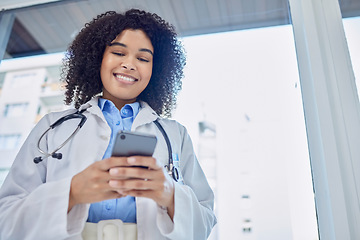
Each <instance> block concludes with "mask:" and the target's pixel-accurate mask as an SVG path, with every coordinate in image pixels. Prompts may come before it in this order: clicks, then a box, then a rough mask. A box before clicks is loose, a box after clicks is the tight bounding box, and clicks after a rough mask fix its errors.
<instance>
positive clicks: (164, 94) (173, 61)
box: [61, 9, 186, 117]
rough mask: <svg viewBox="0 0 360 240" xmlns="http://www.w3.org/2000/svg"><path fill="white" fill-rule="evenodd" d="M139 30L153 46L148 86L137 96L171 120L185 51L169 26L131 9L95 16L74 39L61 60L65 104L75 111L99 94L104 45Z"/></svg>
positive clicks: (152, 15) (142, 12) (153, 17)
mask: <svg viewBox="0 0 360 240" xmlns="http://www.w3.org/2000/svg"><path fill="white" fill-rule="evenodd" d="M126 29H134V30H137V29H140V30H142V31H144V32H145V33H146V35H147V36H148V37H149V39H150V41H151V43H152V45H153V47H154V57H153V59H154V60H153V70H152V76H151V79H150V82H149V84H148V86H147V87H146V88H145V89H144V91H143V92H142V93H141V94H140V95H139V96H138V97H137V100H138V101H139V100H141V101H145V102H147V103H148V104H149V105H150V106H151V107H152V108H153V109H154V110H155V111H156V113H158V114H159V115H162V116H165V117H170V116H171V111H172V110H173V109H174V108H175V105H176V97H177V94H178V93H179V91H180V90H181V86H182V82H181V80H182V78H183V75H184V74H183V69H184V66H185V64H186V59H185V52H184V49H183V46H182V44H181V42H180V41H179V40H178V38H177V34H176V32H175V29H174V27H173V26H172V25H170V24H169V23H167V22H165V21H164V20H163V19H162V18H161V17H159V16H158V15H157V14H155V13H149V12H145V11H141V10H138V9H131V10H128V11H126V12H125V13H124V14H120V13H116V12H114V11H109V12H106V13H103V14H101V15H98V16H97V17H96V18H94V19H93V20H92V21H91V22H89V23H87V24H85V27H84V28H83V29H82V30H81V31H80V33H79V34H78V35H77V36H76V38H75V39H74V41H73V42H72V43H71V44H70V46H69V48H68V51H67V53H66V55H65V58H64V61H63V68H62V74H61V79H62V80H63V81H65V82H66V92H65V103H66V104H68V105H69V104H71V103H72V102H74V105H75V107H76V108H79V107H80V105H81V104H84V103H85V102H87V101H89V100H90V99H91V98H92V97H94V96H95V95H97V94H99V93H101V92H102V89H103V85H102V82H101V78H100V67H101V62H102V58H103V54H104V51H105V48H106V46H108V45H109V44H110V43H111V42H112V41H113V40H114V39H115V38H116V37H117V35H119V34H120V33H121V32H122V31H123V30H126Z"/></svg>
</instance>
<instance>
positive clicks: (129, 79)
mask: <svg viewBox="0 0 360 240" xmlns="http://www.w3.org/2000/svg"><path fill="white" fill-rule="evenodd" d="M115 77H116V78H119V79H121V80H124V81H128V82H135V79H134V78H131V77H126V76H123V75H120V74H116V75H115Z"/></svg>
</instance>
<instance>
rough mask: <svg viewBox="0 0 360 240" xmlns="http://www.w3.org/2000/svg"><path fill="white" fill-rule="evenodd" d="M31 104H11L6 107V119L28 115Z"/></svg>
mask: <svg viewBox="0 0 360 240" xmlns="http://www.w3.org/2000/svg"><path fill="white" fill-rule="evenodd" d="M28 105H29V103H11V104H6V105H5V111H4V117H7V118H10V117H21V116H23V115H24V114H25V113H26V110H27V108H28Z"/></svg>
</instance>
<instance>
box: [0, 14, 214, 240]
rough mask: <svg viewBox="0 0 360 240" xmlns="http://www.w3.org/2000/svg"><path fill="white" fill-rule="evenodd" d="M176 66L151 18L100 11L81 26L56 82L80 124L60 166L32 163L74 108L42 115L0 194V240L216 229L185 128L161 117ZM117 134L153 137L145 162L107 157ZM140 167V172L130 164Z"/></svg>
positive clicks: (179, 71)
mask: <svg viewBox="0 0 360 240" xmlns="http://www.w3.org/2000/svg"><path fill="white" fill-rule="evenodd" d="M184 65H185V57H184V53H183V49H182V47H181V44H180V43H179V42H178V40H177V36H176V33H175V32H174V29H173V27H172V26H171V25H169V24H168V23H166V22H165V21H164V20H162V19H161V18H160V17H159V16H157V15H156V14H151V13H147V12H144V11H140V10H135V9H133V10H129V11H127V12H126V13H125V14H118V13H115V12H107V13H105V14H102V15H99V16H98V17H97V18H95V19H94V20H92V21H91V22H90V23H88V24H86V25H85V28H83V29H82V30H81V31H80V33H79V35H78V36H77V37H76V38H75V40H74V41H73V43H72V44H71V45H70V47H69V49H68V52H67V56H66V60H65V64H64V66H65V67H64V71H63V75H62V77H63V79H64V80H65V81H66V83H67V85H66V93H65V95H66V100H65V101H66V103H67V104H72V103H73V104H74V106H75V108H76V109H77V110H78V111H81V112H82V114H84V115H85V116H86V118H87V120H86V122H85V123H84V125H83V126H82V128H81V129H80V130H79V131H78V132H77V133H76V134H75V135H74V137H73V138H72V139H71V141H69V142H68V143H67V144H65V145H64V147H62V148H61V150H59V151H61V153H62V159H61V160H57V159H54V158H51V157H48V158H46V157H43V158H44V159H40V160H41V161H40V160H39V158H38V159H37V162H39V161H40V162H39V163H38V164H34V163H33V161H32V159H34V158H35V157H37V156H39V152H38V148H37V142H38V140H39V139H40V138H41V135H42V134H43V133H44V132H45V131H46V130H47V129H48V128H49V126H50V125H51V124H52V123H54V122H56V121H57V120H58V119H59V118H61V117H63V116H66V115H69V114H71V113H73V112H75V111H74V109H72V110H67V111H64V112H60V113H51V114H48V115H47V116H45V117H44V118H43V119H42V120H41V121H40V122H39V123H38V124H37V126H36V127H35V128H34V130H33V131H32V132H31V133H30V135H29V137H28V139H27V140H26V142H25V143H24V145H23V146H22V148H21V150H20V152H19V154H18V156H17V157H16V159H15V161H14V164H13V166H12V168H11V170H10V172H9V174H8V177H7V179H6V180H5V182H4V184H3V186H2V188H1V190H0V212H1V214H0V232H1V234H0V239H81V238H84V239H97V238H96V236H97V234H100V235H101V236H102V235H103V234H105V235H107V234H111V235H117V234H121V235H124V237H125V239H136V238H137V239H156V240H159V239H196V240H198V239H206V238H207V237H208V235H209V234H210V232H211V229H212V227H213V226H214V224H215V223H216V218H215V216H214V213H213V203H214V195H213V192H212V191H211V189H210V187H209V185H208V183H207V181H206V178H205V175H204V173H203V171H202V170H201V167H200V165H199V163H198V161H197V159H196V157H195V154H194V150H193V146H192V143H191V140H190V137H189V135H188V134H187V132H186V129H185V128H184V127H183V126H181V125H180V124H179V123H177V122H176V121H174V120H169V119H167V118H163V117H160V116H164V117H169V116H170V114H171V110H172V109H173V108H174V106H175V103H176V95H177V93H178V92H179V90H180V88H181V78H182V77H183V67H184ZM155 120H157V121H158V122H159V123H160V125H161V126H162V127H163V128H164V130H165V132H166V133H167V135H168V137H169V139H170V143H171V147H172V152H173V159H174V165H175V166H176V167H177V168H178V169H179V181H177V182H176V181H175V180H174V179H172V178H171V176H170V175H169V174H168V173H167V171H166V169H165V168H164V166H165V165H167V164H168V159H169V156H168V154H169V153H168V148H167V145H166V141H165V139H164V137H163V135H162V133H161V131H159V128H158V127H157V125H156V124H155V123H154V121H155ZM78 123H79V121H78V120H76V119H75V120H68V121H66V122H64V123H63V124H61V125H59V126H57V127H55V128H54V129H53V130H51V131H49V132H48V133H47V135H46V137H44V138H43V140H42V141H41V142H40V148H41V149H42V150H44V151H45V152H52V151H53V150H54V149H56V148H57V147H58V146H59V145H61V144H62V143H63V142H64V140H66V138H67V137H68V136H70V135H71V133H72V132H73V130H74V129H75V128H76V127H77V126H78ZM119 130H131V131H137V132H143V133H147V134H153V135H156V136H157V139H158V143H157V146H156V148H155V152H154V154H153V157H144V156H131V157H128V158H127V157H111V150H112V147H113V145H114V139H115V136H116V133H117V132H118V131H119ZM139 165H141V166H144V167H146V168H137V167H131V166H139ZM104 223H105V225H104ZM107 223H109V224H108V225H106V224H107ZM115 225H116V226H118V227H115V230H114V231H115V233H114V232H112V233H109V232H111V231H112V230H111V229H110V230H109V228H112V227H114V226H115ZM99 226H107V227H99ZM105 235H104V236H105ZM114 239H118V238H114ZM120 239H122V238H120Z"/></svg>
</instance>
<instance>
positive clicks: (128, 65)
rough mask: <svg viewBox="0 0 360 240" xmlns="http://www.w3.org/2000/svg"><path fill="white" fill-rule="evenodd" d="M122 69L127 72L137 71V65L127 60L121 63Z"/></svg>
mask: <svg viewBox="0 0 360 240" xmlns="http://www.w3.org/2000/svg"><path fill="white" fill-rule="evenodd" d="M121 67H122V68H124V69H127V70H135V69H136V67H135V64H133V63H132V61H131V60H130V59H127V60H126V61H124V62H122V63H121Z"/></svg>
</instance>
